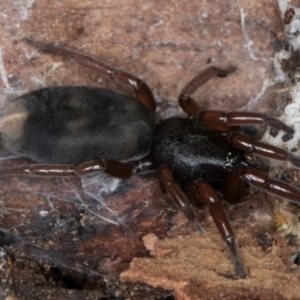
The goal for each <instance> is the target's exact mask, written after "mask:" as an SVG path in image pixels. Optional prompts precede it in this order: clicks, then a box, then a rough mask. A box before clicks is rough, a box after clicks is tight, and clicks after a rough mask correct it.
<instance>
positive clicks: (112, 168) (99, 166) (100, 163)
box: [0, 159, 152, 179]
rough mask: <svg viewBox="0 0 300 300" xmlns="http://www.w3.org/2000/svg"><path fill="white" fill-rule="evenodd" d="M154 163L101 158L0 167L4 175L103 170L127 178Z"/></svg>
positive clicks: (63, 174) (75, 173)
mask: <svg viewBox="0 0 300 300" xmlns="http://www.w3.org/2000/svg"><path fill="white" fill-rule="evenodd" d="M151 167H152V164H151V163H150V162H148V161H137V162H133V163H122V162H118V161H115V160H108V159H101V160H95V161H89V162H85V163H82V164H80V165H77V166H73V165H55V164H44V165H43V164H31V165H28V166H20V167H13V168H2V169H0V176H3V175H33V176H47V177H74V176H78V177H80V176H84V175H86V174H89V173H93V172H98V171H103V172H105V173H107V174H109V175H111V176H113V177H116V178H120V179H126V178H129V177H131V176H132V175H134V174H136V173H138V172H142V171H144V170H146V169H147V170H148V169H150V168H151Z"/></svg>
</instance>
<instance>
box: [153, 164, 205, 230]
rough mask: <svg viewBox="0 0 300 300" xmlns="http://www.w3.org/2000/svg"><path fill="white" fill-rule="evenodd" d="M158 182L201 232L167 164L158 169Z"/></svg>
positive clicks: (187, 201)
mask: <svg viewBox="0 0 300 300" xmlns="http://www.w3.org/2000/svg"><path fill="white" fill-rule="evenodd" d="M158 173H159V179H160V182H161V184H162V186H163V188H164V190H165V192H166V193H167V194H168V196H169V197H170V198H171V199H172V200H173V201H174V202H175V204H176V205H177V206H178V207H179V208H180V209H181V210H182V211H183V213H184V214H185V216H186V217H187V219H188V220H189V221H190V222H191V223H192V224H193V225H194V227H195V228H196V230H197V231H198V232H199V233H201V234H202V233H203V229H202V226H201V224H200V223H199V221H198V220H197V217H196V216H195V214H194V212H193V210H192V209H191V206H190V204H189V200H188V198H187V197H186V195H185V194H184V193H183V192H182V191H181V189H180V188H179V187H178V186H177V185H176V184H175V182H174V179H173V176H172V173H171V171H170V169H169V168H168V167H167V166H162V167H160V168H159V170H158Z"/></svg>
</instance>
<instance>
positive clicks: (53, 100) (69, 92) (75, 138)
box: [0, 87, 155, 165]
mask: <svg viewBox="0 0 300 300" xmlns="http://www.w3.org/2000/svg"><path fill="white" fill-rule="evenodd" d="M154 122H155V114H154V113H153V112H151V111H150V110H149V109H148V108H147V107H145V106H144V105H143V104H141V103H140V102H139V101H138V100H136V99H135V98H132V97H130V96H127V95H124V94H120V93H118V92H114V91H111V90H107V89H96V88H88V87H54V88H45V89H42V90H38V91H35V92H32V93H29V94H26V95H24V96H22V97H20V98H17V99H16V100H14V101H12V102H11V104H10V105H8V107H7V108H6V109H5V110H4V112H3V115H2V117H1V122H0V132H1V140H2V142H3V144H4V145H5V146H6V148H7V149H8V150H10V151H12V152H13V153H16V154H18V155H20V156H26V157H29V158H31V159H32V160H34V161H35V162H37V163H46V164H53V163H54V164H72V165H77V164H80V163H82V162H86V161H90V160H96V159H112V160H117V161H130V160H136V159H138V158H141V157H144V156H145V155H147V154H148V153H149V152H150V150H151V144H152V131H153V127H154Z"/></svg>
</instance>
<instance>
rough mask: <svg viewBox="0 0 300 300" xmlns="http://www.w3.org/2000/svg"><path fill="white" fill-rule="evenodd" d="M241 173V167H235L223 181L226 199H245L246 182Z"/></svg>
mask: <svg viewBox="0 0 300 300" xmlns="http://www.w3.org/2000/svg"><path fill="white" fill-rule="evenodd" d="M239 175H240V170H239V168H237V169H234V170H233V171H231V172H230V173H229V175H228V176H227V177H226V179H225V180H224V183H223V196H224V199H225V200H226V201H228V202H230V203H240V202H242V200H243V199H244V195H245V190H246V183H245V181H244V180H243V179H242V178H240V176H239Z"/></svg>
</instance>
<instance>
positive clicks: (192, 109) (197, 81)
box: [178, 67, 235, 115]
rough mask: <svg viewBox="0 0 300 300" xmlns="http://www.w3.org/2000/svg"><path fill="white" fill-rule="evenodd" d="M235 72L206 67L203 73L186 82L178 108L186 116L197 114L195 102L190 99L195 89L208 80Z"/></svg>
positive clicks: (197, 106)
mask: <svg viewBox="0 0 300 300" xmlns="http://www.w3.org/2000/svg"><path fill="white" fill-rule="evenodd" d="M233 71H235V68H234V67H232V68H230V69H228V70H224V69H220V68H216V67H208V68H206V69H205V70H204V71H202V72H200V73H199V74H198V75H196V76H195V77H194V78H193V79H192V80H191V81H190V82H188V83H187V84H186V85H185V87H184V88H183V89H182V91H181V93H180V95H179V97H178V102H179V105H180V107H181V108H182V109H183V110H184V111H185V112H186V113H187V114H188V115H196V114H197V113H198V112H199V109H200V108H199V105H198V104H197V102H196V101H195V100H194V99H193V98H192V97H190V96H191V95H192V94H193V93H195V92H196V91H197V89H198V88H199V87H200V86H202V85H203V84H205V83H206V82H207V81H208V80H210V79H211V78H212V77H214V76H219V77H226V76H227V75H228V74H230V73H232V72H233Z"/></svg>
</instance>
